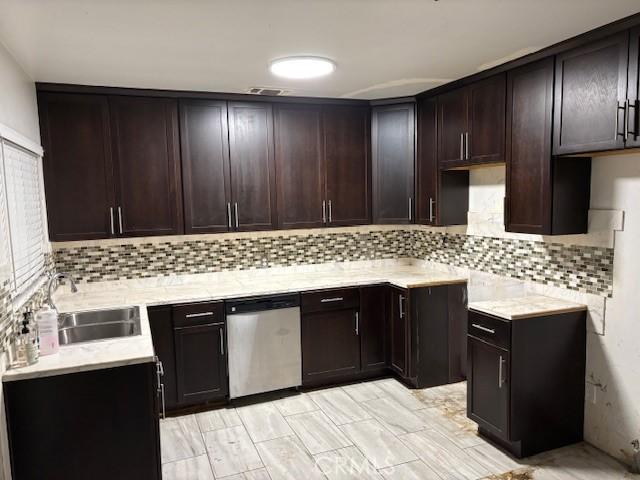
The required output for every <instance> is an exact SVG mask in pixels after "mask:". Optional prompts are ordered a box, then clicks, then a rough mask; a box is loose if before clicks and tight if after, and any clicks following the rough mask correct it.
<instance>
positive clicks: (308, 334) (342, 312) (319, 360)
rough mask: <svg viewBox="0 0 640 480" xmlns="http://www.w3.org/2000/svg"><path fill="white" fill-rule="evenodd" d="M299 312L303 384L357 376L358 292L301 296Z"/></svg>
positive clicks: (327, 291) (325, 292) (358, 371)
mask: <svg viewBox="0 0 640 480" xmlns="http://www.w3.org/2000/svg"><path fill="white" fill-rule="evenodd" d="M301 313H302V318H301V322H302V325H301V337H302V383H303V385H313V384H319V383H323V382H326V381H327V380H328V379H347V378H351V377H355V376H356V375H357V374H359V373H360V329H359V321H360V318H359V317H360V304H359V293H358V289H340V290H325V291H321V292H310V293H303V294H302V295H301Z"/></svg>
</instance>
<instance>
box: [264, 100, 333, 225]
mask: <svg viewBox="0 0 640 480" xmlns="http://www.w3.org/2000/svg"><path fill="white" fill-rule="evenodd" d="M274 118H275V158H276V185H277V193H278V225H279V226H280V228H312V227H322V226H324V224H325V222H326V218H327V216H326V215H327V213H326V212H327V210H326V202H325V200H324V170H325V167H324V151H323V150H324V149H323V141H322V109H321V108H320V107H319V106H313V105H276V106H275V108H274Z"/></svg>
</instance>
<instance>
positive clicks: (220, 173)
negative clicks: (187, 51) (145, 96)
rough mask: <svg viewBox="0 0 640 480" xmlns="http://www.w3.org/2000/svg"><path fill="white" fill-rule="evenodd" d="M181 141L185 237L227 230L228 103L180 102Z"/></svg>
mask: <svg viewBox="0 0 640 480" xmlns="http://www.w3.org/2000/svg"><path fill="white" fill-rule="evenodd" d="M180 137H181V142H180V145H181V151H182V186H183V194H184V219H185V231H186V233H211V232H226V231H227V230H230V229H231V225H232V215H231V186H230V182H229V134H228V129H227V102H216V101H202V100H194V101H181V102H180Z"/></svg>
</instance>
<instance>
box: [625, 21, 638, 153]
mask: <svg viewBox="0 0 640 480" xmlns="http://www.w3.org/2000/svg"><path fill="white" fill-rule="evenodd" d="M627 89H628V93H627V98H628V99H629V107H630V108H629V128H628V129H627V130H628V132H627V143H626V146H627V147H631V148H637V147H640V27H636V28H634V29H633V30H631V35H630V38H629V78H628V85H627Z"/></svg>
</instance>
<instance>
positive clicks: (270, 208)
mask: <svg viewBox="0 0 640 480" xmlns="http://www.w3.org/2000/svg"><path fill="white" fill-rule="evenodd" d="M228 111H229V113H228V115H229V162H230V166H231V168H230V174H231V182H230V183H231V202H232V204H233V212H232V213H233V226H234V228H235V229H236V230H268V229H275V228H276V222H277V215H276V188H275V163H274V151H273V112H272V107H271V105H269V104H267V103H249V102H229V107H228Z"/></svg>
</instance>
